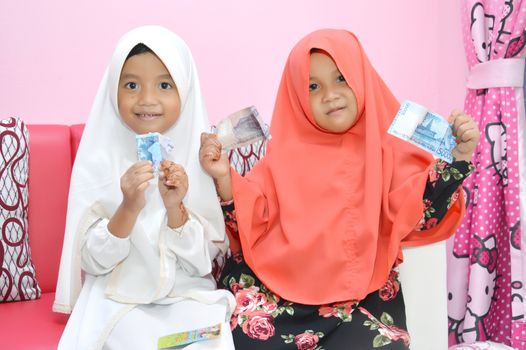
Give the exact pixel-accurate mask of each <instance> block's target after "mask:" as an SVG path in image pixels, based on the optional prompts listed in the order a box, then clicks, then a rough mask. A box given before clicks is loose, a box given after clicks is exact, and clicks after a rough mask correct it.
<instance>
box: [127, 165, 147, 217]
mask: <svg viewBox="0 0 526 350" xmlns="http://www.w3.org/2000/svg"><path fill="white" fill-rule="evenodd" d="M151 179H153V166H152V162H150V161H148V160H141V161H138V162H137V163H135V164H133V165H132V166H131V167H130V168H129V169H128V170H126V172H125V173H124V175H122V177H121V191H122V195H123V199H122V206H123V207H124V208H126V209H129V210H130V211H132V212H134V213H139V212H140V211H141V209H142V208H144V206H145V205H146V198H145V196H144V191H145V190H146V188H147V187H148V181H150V180H151Z"/></svg>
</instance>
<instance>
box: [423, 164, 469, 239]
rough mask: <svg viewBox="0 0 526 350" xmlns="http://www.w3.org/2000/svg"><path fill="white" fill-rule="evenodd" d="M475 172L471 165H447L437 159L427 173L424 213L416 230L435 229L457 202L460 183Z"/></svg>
mask: <svg viewBox="0 0 526 350" xmlns="http://www.w3.org/2000/svg"><path fill="white" fill-rule="evenodd" d="M474 170H475V167H474V166H473V164H471V163H469V162H466V161H458V162H453V163H451V164H448V163H447V162H445V161H443V160H440V159H437V161H436V162H435V164H434V165H433V168H432V169H431V171H430V172H429V179H428V181H427V184H426V189H425V192H424V196H423V201H424V212H423V214H422V219H421V220H420V222H419V223H418V225H417V227H416V230H418V231H423V230H426V229H429V228H432V227H435V226H436V225H438V224H439V223H440V221H441V220H442V219H443V218H444V216H445V215H446V213H447V211H448V209H449V208H450V207H451V205H452V204H453V203H454V202H455V201H456V200H457V198H458V196H459V191H461V190H462V188H461V185H462V182H463V181H464V180H465V179H466V178H467V177H468V176H469V175H470V174H471V173H472V172H473V171H474Z"/></svg>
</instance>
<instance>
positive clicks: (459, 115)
mask: <svg viewBox="0 0 526 350" xmlns="http://www.w3.org/2000/svg"><path fill="white" fill-rule="evenodd" d="M449 123H451V124H452V125H453V136H455V137H456V138H457V146H456V147H455V148H454V149H453V152H452V153H453V157H455V160H465V161H468V162H469V161H471V157H472V156H473V153H474V152H475V148H476V147H477V144H478V143H479V140H480V131H479V128H478V126H477V123H475V121H474V120H473V119H472V118H471V117H470V116H469V115H467V114H464V112H462V111H458V110H455V111H453V112H452V113H451V115H450V116H449Z"/></svg>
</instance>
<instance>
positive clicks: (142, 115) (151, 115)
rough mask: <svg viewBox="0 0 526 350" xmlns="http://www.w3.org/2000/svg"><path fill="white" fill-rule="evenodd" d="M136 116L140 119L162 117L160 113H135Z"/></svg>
mask: <svg viewBox="0 0 526 350" xmlns="http://www.w3.org/2000/svg"><path fill="white" fill-rule="evenodd" d="M135 116H136V117H137V118H139V119H140V120H154V119H157V118H160V117H162V114H160V113H135Z"/></svg>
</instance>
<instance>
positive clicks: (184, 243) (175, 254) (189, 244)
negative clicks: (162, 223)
mask: <svg viewBox="0 0 526 350" xmlns="http://www.w3.org/2000/svg"><path fill="white" fill-rule="evenodd" d="M166 229H167V232H166V236H165V237H166V248H167V258H169V259H175V260H176V261H177V264H178V266H179V267H180V268H182V269H183V270H184V271H185V272H186V273H187V274H188V275H190V276H205V275H207V274H209V273H210V272H211V271H212V260H213V259H214V257H215V256H216V255H217V254H218V253H219V248H217V247H216V245H215V244H213V243H212V242H211V241H210V240H208V239H207V238H206V235H205V231H204V228H203V225H201V223H200V222H199V221H198V220H197V219H196V218H194V217H193V216H192V215H190V218H189V219H188V221H187V222H186V223H185V224H184V225H183V226H181V227H180V228H177V229H171V228H169V227H166ZM161 249H162V247H161Z"/></svg>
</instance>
